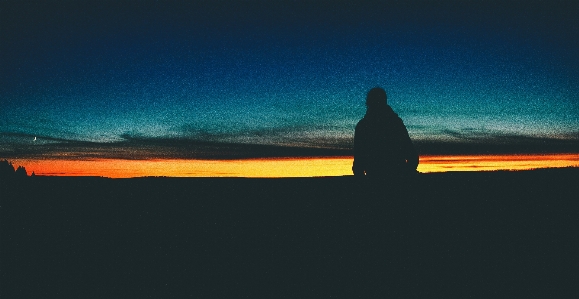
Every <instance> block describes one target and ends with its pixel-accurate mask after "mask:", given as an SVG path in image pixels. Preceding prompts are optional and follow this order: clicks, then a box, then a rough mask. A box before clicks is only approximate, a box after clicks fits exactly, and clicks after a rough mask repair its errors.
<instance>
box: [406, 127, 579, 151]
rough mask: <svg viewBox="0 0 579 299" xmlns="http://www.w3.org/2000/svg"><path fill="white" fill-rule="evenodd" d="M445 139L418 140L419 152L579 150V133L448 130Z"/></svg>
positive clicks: (445, 132)
mask: <svg viewBox="0 0 579 299" xmlns="http://www.w3.org/2000/svg"><path fill="white" fill-rule="evenodd" d="M444 134H445V135H447V136H451V137H453V139H446V140H417V141H414V144H415V146H416V147H417V149H418V152H419V153H420V154H518V153H521V154H531V153H578V152H579V132H578V133H575V134H571V135H567V136H562V137H543V136H541V137H536V136H528V135H515V134H501V133H493V134H489V133H484V132H480V131H476V130H467V131H453V130H445V131H444Z"/></svg>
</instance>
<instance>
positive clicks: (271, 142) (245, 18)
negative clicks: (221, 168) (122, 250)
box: [0, 0, 579, 160]
mask: <svg viewBox="0 0 579 299" xmlns="http://www.w3.org/2000/svg"><path fill="white" fill-rule="evenodd" d="M577 13H579V4H577V2H576V1H557V0H555V1H412V0H411V1H379V2H378V1H283V0H280V1H250V0H247V1H183V2H176V1H122V0H121V1H11V0H0V104H1V109H0V158H3V159H29V160H34V159H51V160H58V159H65V160H70V159H73V160H74V159H76V160H86V159H127V160H149V159H216V160H219V159H246V158H264V157H266V158H267V157H294V158H295V157H344V156H351V155H352V153H353V152H352V148H353V136H354V128H355V125H356V123H357V122H358V121H359V120H360V119H361V118H362V117H363V116H364V114H365V109H366V107H365V104H364V101H365V95H366V93H367V92H368V90H370V89H371V88H373V87H376V86H381V87H383V88H384V89H385V90H386V92H387V94H388V103H389V104H390V105H391V106H392V108H393V109H394V111H396V112H397V113H398V115H399V116H400V117H401V118H402V119H403V121H404V123H405V125H406V126H407V128H408V131H409V135H410V137H411V138H412V140H413V142H414V144H415V146H416V148H417V149H418V152H419V153H420V154H421V155H450V154H455V155H456V154H462V155H473V154H474V155H477V154H530V153H579V55H577V53H579V38H577V37H578V36H579V18H577V17H576V16H577Z"/></svg>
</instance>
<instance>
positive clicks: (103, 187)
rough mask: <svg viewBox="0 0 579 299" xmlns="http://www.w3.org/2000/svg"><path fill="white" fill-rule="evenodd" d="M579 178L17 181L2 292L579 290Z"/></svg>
mask: <svg viewBox="0 0 579 299" xmlns="http://www.w3.org/2000/svg"><path fill="white" fill-rule="evenodd" d="M578 178H579V169H556V170H538V171H526V172H493V173H482V172H478V173H445V174H422V175H419V176H418V177H417V178H416V179H415V180H414V181H412V182H404V183H401V182H398V183H390V184H387V186H382V187H379V188H377V187H371V188H368V187H369V186H371V185H372V184H371V183H369V182H360V181H357V180H356V179H355V178H354V177H334V178H306V179H225V178H219V179H181V178H141V179H118V180H113V179H102V178H62V177H36V178H28V179H26V180H19V181H11V182H6V181H4V182H2V183H0V187H1V188H2V189H1V190H0V192H1V193H0V271H1V277H0V297H1V298H148V297H155V298H173V297H177V298H183V297H193V298H398V297H404V298H409V297H410V298H415V297H420V298H443V297H444V298H471V297H472V298H515V297H518V298H533V297H539V298H546V297H553V298H572V297H575V298H576V296H577V295H578V294H579V291H578V290H579V287H578V285H579V283H578V282H579V272H578V268H579V258H578V254H579V238H578V237H579V196H578V194H579V184H578V183H577V182H578ZM388 186H389V187H388Z"/></svg>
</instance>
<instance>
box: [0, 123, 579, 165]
mask: <svg viewBox="0 0 579 299" xmlns="http://www.w3.org/2000/svg"><path fill="white" fill-rule="evenodd" d="M282 132H283V130H282ZM266 133H267V134H271V132H265V133H264V132H263V131H255V132H247V133H246V134H247V135H248V136H250V135H259V134H266ZM446 134H447V135H449V136H453V137H454V139H452V140H448V139H446V140H415V141H414V144H415V146H416V148H417V150H418V152H419V153H420V154H421V155H429V154H430V155H436V154H516V153H579V134H575V135H572V136H567V138H548V137H533V136H523V135H508V134H494V135H489V134H478V133H476V132H460V131H446ZM199 136H201V135H199ZM199 136H197V137H199ZM211 136H212V138H207V139H200V138H198V139H194V138H185V137H146V136H138V135H131V134H123V135H121V136H119V137H120V138H121V140H120V141H116V142H90V141H78V140H69V139H63V138H53V137H48V136H33V135H30V134H21V133H0V138H3V139H6V138H11V139H12V140H13V142H11V143H6V142H4V144H5V145H6V144H8V146H4V147H2V148H0V157H1V158H46V159H49V158H50V159H97V158H102V159H130V160H135V159H136V160H139V159H216V160H218V159H250V158H282V157H332V156H334V157H335V156H351V155H353V145H352V144H351V143H348V141H344V140H342V139H339V138H337V139H331V138H327V137H326V138H321V139H320V140H318V141H317V142H314V141H313V139H309V140H308V141H306V140H304V141H303V142H301V143H300V142H296V141H294V142H293V143H292V145H287V144H279V145H276V144H255V143H242V142H224V141H215V140H217V139H222V138H223V139H226V138H225V137H224V136H225V135H223V136H220V138H213V137H214V136H215V135H211ZM34 137H37V141H36V142H31V140H33V138H34ZM19 139H24V140H26V142H17V140H19Z"/></svg>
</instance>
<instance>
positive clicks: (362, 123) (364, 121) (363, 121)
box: [356, 117, 368, 129]
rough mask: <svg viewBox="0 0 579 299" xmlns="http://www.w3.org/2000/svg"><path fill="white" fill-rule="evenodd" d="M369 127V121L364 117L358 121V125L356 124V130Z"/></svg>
mask: <svg viewBox="0 0 579 299" xmlns="http://www.w3.org/2000/svg"><path fill="white" fill-rule="evenodd" d="M367 126H368V120H367V119H366V117H364V118H362V119H361V120H359V121H358V123H357V124H356V129H358V128H363V127H367Z"/></svg>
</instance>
